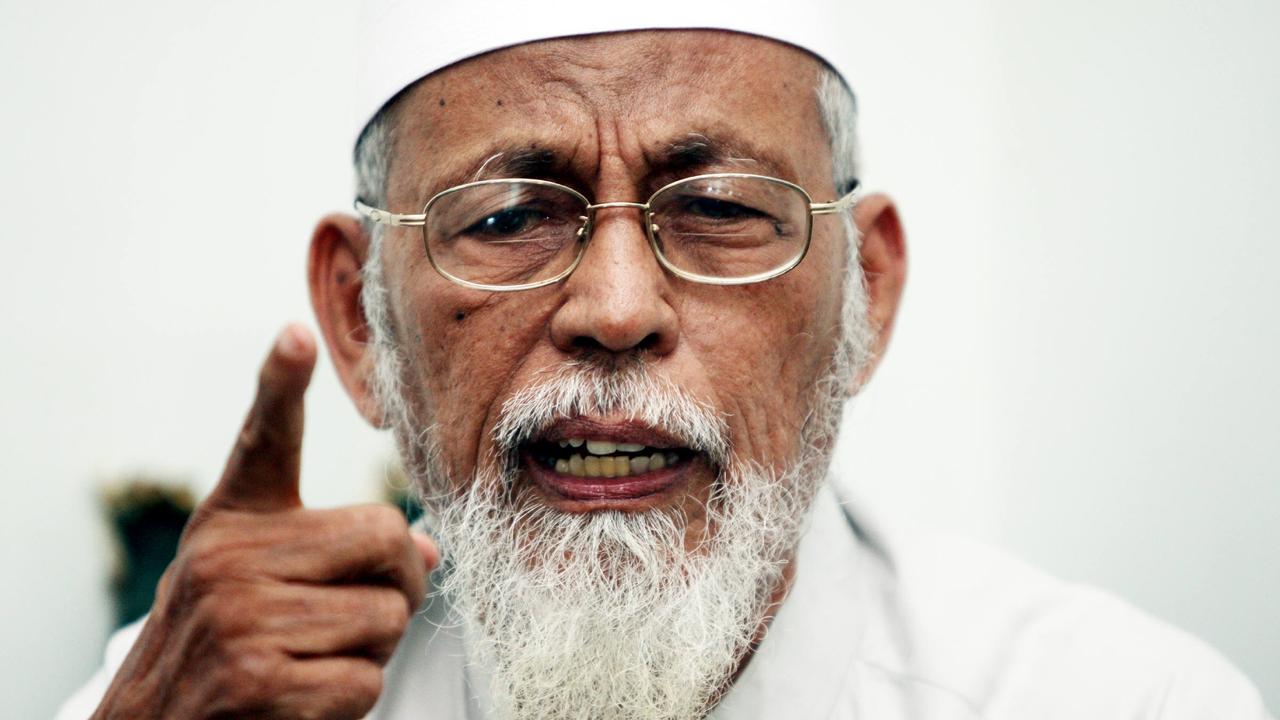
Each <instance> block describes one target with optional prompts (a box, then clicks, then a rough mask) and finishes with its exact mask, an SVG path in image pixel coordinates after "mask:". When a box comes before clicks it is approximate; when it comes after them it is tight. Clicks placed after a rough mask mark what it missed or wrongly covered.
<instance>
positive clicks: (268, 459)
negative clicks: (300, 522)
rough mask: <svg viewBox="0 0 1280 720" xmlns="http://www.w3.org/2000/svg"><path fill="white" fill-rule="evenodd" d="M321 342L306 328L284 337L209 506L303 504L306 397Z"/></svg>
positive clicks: (293, 327)
mask: <svg viewBox="0 0 1280 720" xmlns="http://www.w3.org/2000/svg"><path fill="white" fill-rule="evenodd" d="M315 362H316V341H315V338H314V337H313V336H312V334H311V332H310V331H309V330H307V329H306V328H305V327H303V326H302V325H299V324H297V323H292V324H290V325H288V326H287V327H285V328H284V330H282V331H281V332H280V335H279V336H278V337H277V338H276V342H275V345H274V346H272V348H271V352H270V353H268V354H267V359H266V360H265V361H263V363H262V370H261V372H260V373H259V374H258V395H257V397H256V398H255V399H254V402H253V407H252V408H251V409H250V410H249V416H248V417H247V418H246V419H245V422H244V427H243V428H242V429H241V430H240V436H239V438H238V439H237V440H236V444H235V447H234V448H233V449H232V451H231V457H230V459H229V460H227V467H226V469H225V470H224V471H223V474H222V479H221V480H220V481H219V482H218V486H217V487H216V488H214V491H213V493H212V495H210V497H209V502H210V503H213V504H215V505H217V506H220V507H226V508H234V509H242V510H257V511H267V510H282V509H286V508H290V507H297V506H299V505H300V504H301V501H300V500H299V497H298V474H299V468H300V464H301V458H300V453H301V450H302V429H303V395H304V394H305V392H306V390H307V384H308V383H309V382H310V381H311V371H312V370H313V369H314V368H315Z"/></svg>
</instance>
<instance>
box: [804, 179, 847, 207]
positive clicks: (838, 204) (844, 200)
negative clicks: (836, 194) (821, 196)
mask: <svg viewBox="0 0 1280 720" xmlns="http://www.w3.org/2000/svg"><path fill="white" fill-rule="evenodd" d="M857 200H858V181H857V180H854V181H853V187H851V188H849V192H847V193H845V194H844V197H842V198H840V199H839V200H836V201H835V202H829V203H809V212H811V213H813V214H814V215H834V214H836V213H841V212H844V211H845V210H848V209H849V208H851V207H853V204H854V203H855V202H857Z"/></svg>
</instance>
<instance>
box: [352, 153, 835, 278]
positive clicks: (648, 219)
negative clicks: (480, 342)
mask: <svg viewBox="0 0 1280 720" xmlns="http://www.w3.org/2000/svg"><path fill="white" fill-rule="evenodd" d="M733 178H744V179H755V180H766V181H768V182H771V183H774V184H776V185H781V186H783V187H787V188H790V189H792V190H795V191H796V192H799V193H800V195H801V196H802V197H803V198H804V199H805V201H806V202H807V203H808V205H809V214H808V216H807V220H808V222H807V223H806V227H805V237H804V248H803V249H801V251H800V253H799V254H797V255H796V257H795V259H794V260H791V261H790V262H788V263H786V264H784V265H783V266H781V267H778V268H775V269H773V270H768V271H766V272H762V273H756V274H755V275H749V276H747V277H742V278H722V277H715V276H714V275H700V274H698V273H692V272H689V271H687V270H681V269H680V268H678V267H675V266H674V265H672V264H671V261H670V260H668V259H667V257H666V256H665V255H663V253H662V248H661V247H659V245H658V238H657V233H658V232H660V229H659V228H658V226H657V225H655V224H654V222H653V211H652V209H651V206H652V205H653V201H654V200H655V199H656V198H658V197H659V196H661V195H662V194H663V193H665V192H668V191H669V190H671V188H674V187H679V186H681V185H684V184H687V183H692V182H696V181H699V180H724V179H733ZM852 182H853V187H851V188H850V189H849V192H847V193H845V195H844V197H842V198H840V199H839V200H836V201H834V202H825V203H818V202H814V201H813V197H812V196H811V195H809V193H808V192H807V191H806V190H805V189H804V188H802V187H800V186H799V185H797V184H795V183H793V182H789V181H787V180H783V179H781V178H775V177H769V176H768V175H754V174H751V173H710V174H706V175H693V176H691V177H686V178H680V179H679V180H676V181H674V182H670V183H667V184H666V185H663V186H662V187H660V188H658V189H657V190H656V191H654V193H653V194H652V195H650V196H649V200H648V201H647V202H643V203H637V202H621V201H616V202H603V203H594V204H593V203H592V202H591V201H590V200H589V199H587V196H586V195H583V194H582V193H580V192H578V191H577V190H574V189H573V188H571V187H569V186H568V185H562V184H560V183H558V182H552V181H550V180H536V179H533V178H495V179H492V180H477V181H475V182H469V183H464V184H462V185H455V186H454V187H451V188H447V189H445V190H441V191H440V192H438V193H436V194H435V195H433V196H432V197H431V199H430V200H428V201H427V204H426V205H425V206H423V208H422V212H420V213H413V214H401V213H393V212H391V211H389V210H383V209H381V208H376V207H373V206H371V205H367V204H365V203H364V202H362V201H361V200H358V199H357V200H356V201H355V210H356V212H358V213H359V214H360V215H361V216H363V217H365V218H368V219H369V220H371V221H373V222H376V223H380V224H383V225H391V226H393V227H421V228H422V247H423V248H424V249H425V250H426V253H427V261H428V262H430V263H431V267H433V268H435V270H436V272H438V273H440V274H441V275H443V276H444V277H445V278H446V279H448V280H451V281H453V282H455V283H457V284H459V285H462V286H463V287H469V288H473V289H475V290H487V291H491V292H513V291H517V290H532V289H534V288H540V287H545V286H547V285H551V284H553V283H557V282H560V281H561V280H563V279H565V278H567V277H569V275H571V274H572V273H573V271H574V270H576V269H577V268H578V264H579V263H581V262H582V257H583V256H584V255H586V252H587V245H588V244H589V243H590V242H591V230H592V223H593V221H594V219H595V212H596V211H597V210H603V209H606V208H617V207H627V208H636V209H638V210H640V211H642V212H643V213H644V226H645V235H647V236H648V238H649V247H650V249H651V250H653V254H654V256H655V257H657V258H658V264H660V265H661V266H662V267H663V268H665V269H666V270H667V271H668V272H670V273H671V274H673V275H675V276H676V277H679V278H683V279H685V280H689V281H691V282H699V283H706V284H709V285H750V284H752V283H758V282H764V281H765V280H772V279H773V278H776V277H778V276H780V275H785V274H786V273H788V272H790V271H791V270H793V269H794V268H795V267H796V266H797V265H799V264H800V262H801V261H802V260H804V258H805V256H806V255H808V254H809V245H810V244H811V243H812V242H813V217H814V216H815V215H834V214H836V213H841V212H844V211H846V210H848V209H849V208H851V207H853V205H854V204H855V203H856V202H857V192H858V181H857V180H853V181H852ZM515 183H521V184H529V185H541V186H544V187H550V188H555V189H557V190H563V191H565V192H568V193H570V194H571V195H573V196H575V197H577V198H578V199H579V200H581V201H582V204H583V208H584V212H585V213H586V215H583V216H582V217H581V219H582V221H583V224H582V227H580V228H578V237H579V242H580V243H581V247H580V248H579V249H578V256H577V257H576V258H574V260H573V262H572V263H570V264H569V266H568V267H567V268H565V269H564V270H563V271H561V272H560V273H558V274H556V275H554V276H552V277H549V278H544V279H542V280H537V281H534V282H529V283H522V284H518V285H487V284H485V283H477V282H472V281H470V280H464V279H463V278H460V277H458V276H456V275H454V274H452V273H450V272H449V271H447V270H445V269H444V268H442V267H440V265H439V263H437V262H436V259H435V258H434V257H432V255H431V243H430V242H428V240H427V216H428V215H430V214H431V206H432V205H434V204H435V203H436V202H437V201H439V200H440V199H441V198H444V197H447V196H449V195H452V194H453V193H456V192H459V191H462V190H466V189H468V188H472V187H477V186H482V185H511V184H515Z"/></svg>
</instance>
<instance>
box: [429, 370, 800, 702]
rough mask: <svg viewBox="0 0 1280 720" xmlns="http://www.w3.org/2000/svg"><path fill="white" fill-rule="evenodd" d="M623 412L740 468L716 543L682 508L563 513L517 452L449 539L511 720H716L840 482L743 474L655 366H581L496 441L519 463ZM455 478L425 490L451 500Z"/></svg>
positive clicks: (466, 616)
mask: <svg viewBox="0 0 1280 720" xmlns="http://www.w3.org/2000/svg"><path fill="white" fill-rule="evenodd" d="M623 408H626V411H627V415H628V416H629V417H633V418H635V419H637V420H642V421H644V422H646V424H650V425H653V426H655V427H659V428H662V429H663V430H665V431H667V432H669V433H672V434H673V435H675V436H676V437H679V438H681V440H682V442H683V443H684V444H685V445H686V446H687V447H691V448H694V449H698V450H700V451H702V452H703V453H704V455H706V456H707V457H708V458H710V459H712V460H713V461H714V462H715V463H716V464H717V465H719V466H720V467H721V468H722V469H721V472H720V476H719V479H718V480H717V483H716V485H715V488H714V490H713V493H712V496H711V498H710V500H709V502H708V504H707V508H706V514H707V516H706V524H705V527H706V528H707V530H706V531H705V532H704V533H703V534H702V536H701V537H696V538H687V537H686V524H687V523H686V522H685V518H684V517H682V516H681V515H680V514H679V513H677V512H675V511H672V510H665V511H650V512H644V513H624V512H616V511H604V512H594V513H563V512H559V511H556V510H553V509H550V508H548V507H546V506H545V505H543V504H541V503H538V502H537V501H533V500H531V499H530V495H529V493H527V492H513V491H512V490H511V489H512V488H513V487H514V486H515V485H514V483H515V482H517V477H518V474H517V471H516V468H515V459H514V454H513V453H511V452H506V453H505V454H504V455H503V456H502V457H499V458H496V459H495V462H492V463H490V466H489V467H487V468H486V469H484V470H481V471H480V472H479V473H477V477H476V478H475V479H474V481H473V482H471V483H470V484H469V485H468V486H467V487H468V489H467V490H466V491H465V492H464V493H461V494H455V495H452V496H451V497H449V496H447V494H446V493H442V492H440V491H439V490H437V491H436V492H435V493H433V494H432V497H433V502H431V503H430V504H429V507H428V510H429V513H430V516H431V520H432V522H431V525H432V529H433V531H434V533H435V535H436V537H437V539H438V540H439V541H440V544H441V547H442V548H443V550H444V553H445V556H446V558H447V561H448V563H449V565H450V568H449V571H448V572H447V573H446V574H444V576H443V578H442V580H441V582H440V584H439V587H438V590H439V591H440V592H443V593H445V594H446V595H447V597H449V599H450V601H451V605H452V607H453V609H454V611H455V612H456V613H457V616H458V619H459V620H460V621H461V623H462V625H463V627H464V629H465V632H466V633H467V637H468V641H469V642H468V647H469V650H470V652H471V653H472V657H471V660H472V662H475V663H478V664H479V665H480V666H481V667H483V668H484V669H485V671H487V674H488V676H489V677H490V678H491V679H492V686H491V687H490V688H489V691H490V699H491V701H492V704H493V706H494V710H495V712H496V713H497V715H498V716H499V717H504V718H617V719H622V718H636V719H639V718H655V719H656V718H695V717H701V716H703V715H705V714H706V712H707V711H709V710H710V708H711V706H712V705H713V704H714V703H715V701H716V700H717V699H718V698H719V696H720V694H721V692H722V691H723V689H724V688H725V686H726V683H727V682H728V681H729V679H730V678H731V676H732V675H733V673H734V671H735V669H736V668H737V667H738V665H739V664H740V663H741V661H742V659H743V657H744V656H745V655H746V654H747V652H748V651H749V649H750V646H751V642H752V640H753V639H754V638H755V636H756V634H757V632H758V631H759V629H760V628H761V625H762V623H763V622H765V613H766V611H767V610H768V607H769V605H770V603H771V602H772V599H773V594H774V592H775V591H776V590H777V589H778V588H779V587H780V585H781V582H782V574H783V571H784V569H785V567H786V564H787V561H788V559H789V558H790V557H791V555H792V552H793V550H794V548H795V544H796V542H797V540H798V538H799V535H800V532H801V529H802V526H803V519H804V516H805V511H806V509H807V508H808V506H809V501H810V500H811V498H812V496H813V493H814V492H815V491H816V489H817V487H818V485H819V483H820V481H821V479H822V477H823V469H825V466H826V458H825V456H823V457H817V456H816V455H814V452H816V451H814V450H812V449H810V451H809V453H808V454H809V455H810V457H809V458H808V460H809V461H808V462H799V463H794V464H793V465H792V467H793V468H794V471H791V472H788V473H786V474H784V475H782V476H779V474H778V473H773V472H769V471H766V470H764V469H762V468H760V467H758V466H755V465H750V464H747V463H744V462H741V461H739V460H737V459H735V458H733V457H732V456H729V457H727V458H725V457H723V455H722V453H724V452H725V448H726V447H727V444H726V443H725V441H724V434H725V431H724V429H723V427H722V424H721V423H720V421H719V420H718V418H717V416H716V415H715V414H714V413H713V412H712V411H710V410H709V409H707V408H705V407H703V406H701V405H699V404H698V403H697V402H696V401H694V400H692V399H690V398H688V397H687V396H685V395H684V394H682V393H681V392H680V391H679V390H678V389H677V388H675V387H674V386H672V385H670V384H667V383H663V382H661V381H658V380H655V379H654V378H653V377H652V376H651V375H650V374H648V373H647V371H646V370H645V369H644V366H643V365H639V364H637V365H633V366H629V367H626V368H622V369H615V368H611V369H609V370H603V369H601V368H599V367H593V366H583V365H582V364H576V365H571V366H568V367H565V368H563V370H562V372H560V373H559V374H557V375H555V376H554V377H552V378H551V379H550V380H548V381H544V382H540V383H537V384H534V385H532V386H530V387H528V388H526V389H525V390H523V391H522V392H521V393H519V394H517V395H516V396H515V397H513V398H511V399H510V400H508V401H507V402H506V403H505V404H504V407H503V415H502V420H501V421H500V422H499V424H498V427H497V428H496V430H495V433H494V434H495V436H497V437H498V438H499V440H500V445H499V446H500V447H505V448H508V449H512V448H515V447H518V446H519V443H520V442H522V441H523V440H525V439H528V438H529V437H530V436H532V435H534V434H535V433H537V432H538V431H539V430H540V429H541V428H543V427H545V426H546V424H547V423H549V422H551V421H554V420H555V419H556V418H558V417H562V416H563V415H564V414H566V413H568V414H577V413H586V414H591V415H597V414H598V415H608V416H615V417H616V416H617V414H618V413H619V412H620V411H621V410H622V409H623ZM423 437H425V436H420V438H423ZM507 443H509V444H507ZM806 447H808V446H806ZM801 452H802V454H804V451H803V450H802V451H801ZM416 455H417V456H419V457H433V456H436V454H435V453H431V452H420V453H416ZM815 470H816V472H815ZM437 471H438V469H432V468H428V467H417V468H413V470H412V475H413V476H414V477H415V480H417V481H418V482H419V483H420V484H422V485H429V486H434V487H437V488H439V487H440V482H441V481H442V480H443V478H440V477H439V476H435V473H436V472H437ZM433 476H434V477H433ZM686 547H695V548H696V549H695V550H693V551H687V550H686Z"/></svg>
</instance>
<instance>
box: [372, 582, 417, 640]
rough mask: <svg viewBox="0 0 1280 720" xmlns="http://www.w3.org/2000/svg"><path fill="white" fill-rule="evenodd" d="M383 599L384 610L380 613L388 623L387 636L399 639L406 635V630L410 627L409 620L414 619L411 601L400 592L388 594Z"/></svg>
mask: <svg viewBox="0 0 1280 720" xmlns="http://www.w3.org/2000/svg"><path fill="white" fill-rule="evenodd" d="M381 597H382V598H383V599H382V600H381V604H382V609H381V611H380V612H379V617H381V618H382V619H383V622H384V623H386V634H387V635H388V636H394V637H399V636H400V635H402V634H403V633H404V630H405V628H407V627H408V626H409V620H410V618H411V617H412V611H411V610H410V608H409V601H408V599H406V598H405V596H404V595H402V594H400V593H398V592H388V593H385V594H383V595H382V596H381Z"/></svg>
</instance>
